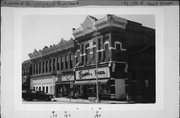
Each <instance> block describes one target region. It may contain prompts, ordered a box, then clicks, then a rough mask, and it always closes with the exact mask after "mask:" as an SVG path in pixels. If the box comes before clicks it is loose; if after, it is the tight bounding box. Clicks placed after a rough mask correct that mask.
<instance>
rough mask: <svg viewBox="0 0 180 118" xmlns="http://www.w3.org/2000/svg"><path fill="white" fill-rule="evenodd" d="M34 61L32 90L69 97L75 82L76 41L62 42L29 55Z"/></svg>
mask: <svg viewBox="0 0 180 118" xmlns="http://www.w3.org/2000/svg"><path fill="white" fill-rule="evenodd" d="M29 57H30V58H31V61H32V75H31V79H30V80H31V81H30V85H31V89H35V90H40V91H44V92H46V93H50V94H53V95H54V96H59V94H62V95H65V96H66V95H68V92H69V90H70V89H69V88H70V84H71V81H74V75H73V66H74V63H73V58H74V41H73V40H72V39H70V40H68V41H66V40H63V39H62V40H61V41H60V42H59V43H58V44H56V45H55V44H54V45H50V47H47V46H45V47H44V48H43V49H42V50H39V51H37V50H34V52H33V53H30V54H29Z"/></svg>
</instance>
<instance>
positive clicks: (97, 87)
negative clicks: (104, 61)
mask: <svg viewBox="0 0 180 118" xmlns="http://www.w3.org/2000/svg"><path fill="white" fill-rule="evenodd" d="M87 28H88V29H92V30H94V31H95V32H96V42H97V43H98V38H97V33H98V32H97V29H96V28H95V29H94V28H90V27H87ZM97 43H96V45H97ZM97 50H98V49H97V46H96V73H95V75H96V102H97V103H99V102H100V101H99V85H98V51H97Z"/></svg>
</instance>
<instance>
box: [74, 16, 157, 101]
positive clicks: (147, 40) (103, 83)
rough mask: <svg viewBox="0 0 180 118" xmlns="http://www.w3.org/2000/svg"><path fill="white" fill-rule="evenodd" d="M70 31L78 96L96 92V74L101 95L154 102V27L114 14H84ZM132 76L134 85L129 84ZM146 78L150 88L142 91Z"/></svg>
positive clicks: (104, 97)
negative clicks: (97, 15)
mask: <svg viewBox="0 0 180 118" xmlns="http://www.w3.org/2000/svg"><path fill="white" fill-rule="evenodd" d="M73 35H74V37H75V41H76V42H77V43H78V47H79V48H78V49H77V51H76V53H75V61H76V64H77V63H78V65H77V66H76V71H75V77H76V80H75V86H76V90H77V93H78V94H79V95H80V96H82V97H83V98H87V97H89V96H96V81H97V80H96V78H98V83H99V93H100V95H99V96H100V98H101V99H119V100H124V99H127V96H129V98H132V99H136V100H137V99H138V98H139V99H145V98H149V99H150V100H151V101H152V102H154V99H155V66H154V65H155V47H154V42H155V31H154V29H150V28H147V27H144V26H142V24H140V23H136V22H133V21H129V20H126V19H123V18H121V17H117V16H115V15H107V16H105V17H104V18H101V19H96V18H95V17H92V16H87V18H86V19H85V20H84V22H83V23H82V25H81V27H79V28H77V29H74V30H73ZM147 50H149V51H147ZM146 51H147V52H146ZM135 52H136V54H134V53H135ZM148 59H149V60H148ZM146 68H148V69H146ZM132 73H133V74H134V73H135V74H136V75H137V77H136V76H131V75H132ZM147 73H148V77H146V76H145V75H147ZM138 76H139V77H138ZM147 78H149V79H147ZM150 79H151V80H150ZM134 80H135V81H136V87H132V86H133V84H132V83H133V81H134ZM148 82H149V84H150V83H151V84H150V85H149V90H147V91H143V90H142V89H144V88H146V87H147V83H148ZM146 92H151V95H149V96H148V95H145V93H146ZM129 98H128V99H129Z"/></svg>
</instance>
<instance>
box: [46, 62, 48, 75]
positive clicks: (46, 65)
mask: <svg viewBox="0 0 180 118" xmlns="http://www.w3.org/2000/svg"><path fill="white" fill-rule="evenodd" d="M46 72H48V61H47V60H46Z"/></svg>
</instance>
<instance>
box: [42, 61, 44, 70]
mask: <svg viewBox="0 0 180 118" xmlns="http://www.w3.org/2000/svg"><path fill="white" fill-rule="evenodd" d="M42 72H43V73H44V61H43V62H42Z"/></svg>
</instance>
